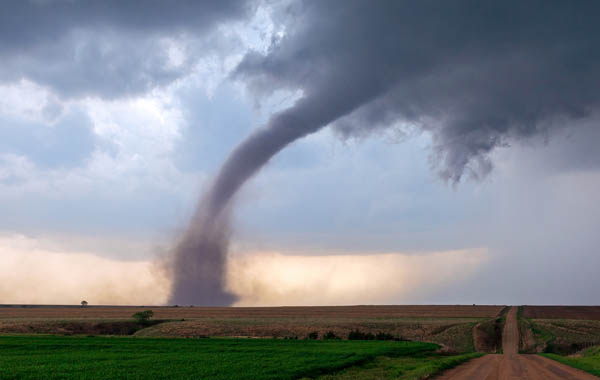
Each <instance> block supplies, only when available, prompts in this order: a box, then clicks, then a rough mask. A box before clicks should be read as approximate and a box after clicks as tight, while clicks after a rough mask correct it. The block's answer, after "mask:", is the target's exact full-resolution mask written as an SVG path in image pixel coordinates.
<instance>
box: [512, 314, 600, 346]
mask: <svg viewBox="0 0 600 380" xmlns="http://www.w3.org/2000/svg"><path fill="white" fill-rule="evenodd" d="M523 317H524V318H525V319H523V320H521V321H519V328H520V330H521V350H522V351H523V352H553V353H559V354H573V353H576V352H578V351H580V350H583V349H585V348H588V347H591V346H594V345H598V344H600V306H524V307H523Z"/></svg>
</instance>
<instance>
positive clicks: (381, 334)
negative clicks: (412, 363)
mask: <svg viewBox="0 0 600 380" xmlns="http://www.w3.org/2000/svg"><path fill="white" fill-rule="evenodd" d="M375 340H396V338H395V337H394V336H393V335H392V334H390V333H386V332H383V331H380V332H378V333H377V335H375Z"/></svg>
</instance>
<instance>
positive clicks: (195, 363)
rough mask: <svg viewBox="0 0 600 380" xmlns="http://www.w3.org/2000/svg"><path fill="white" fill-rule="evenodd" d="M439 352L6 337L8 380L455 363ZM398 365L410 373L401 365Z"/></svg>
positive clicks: (260, 342)
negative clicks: (384, 362) (385, 360)
mask: <svg viewBox="0 0 600 380" xmlns="http://www.w3.org/2000/svg"><path fill="white" fill-rule="evenodd" d="M436 348H437V346H436V345H434V344H430V343H416V342H395V341H392V342H387V341H306V340H283V339H278V340H275V339H165V338H162V339H160V338H158V339H155V338H131V337H81V336H80V337H65V336H39V335H38V336H32V335H29V336H0V378H2V379H55V378H79V379H86V378H90V379H91V378H95V379H97V378H110V379H122V378H127V379H138V378H144V379H150V378H152V379H162V378H169V379H183V378H206V379H208V378H210V379H298V378H302V377H310V378H316V377H319V376H322V375H326V374H333V373H335V372H338V371H341V370H343V369H345V368H349V367H352V366H355V368H358V367H356V366H364V365H366V364H367V363H369V362H373V361H376V360H381V359H379V358H381V357H386V358H411V357H412V358H415V359H416V360H412V359H411V360H407V362H406V363H407V365H408V366H410V367H411V368H412V369H414V368H415V366H418V365H421V366H425V365H429V364H430V362H431V361H437V360H441V359H448V357H438V356H436V355H435V354H434V353H433V351H434V350H435V349H436ZM424 355H431V357H427V356H424ZM392 360H393V359H392ZM396 367H397V368H396V370H397V371H398V370H402V368H401V367H402V364H401V362H398V363H396ZM382 378H383V377H382Z"/></svg>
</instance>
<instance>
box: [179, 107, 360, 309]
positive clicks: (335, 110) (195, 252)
mask: <svg viewBox="0 0 600 380" xmlns="http://www.w3.org/2000/svg"><path fill="white" fill-rule="evenodd" d="M357 101H358V99H357ZM351 108H352V107H351V106H349V105H348V102H339V103H338V104H337V105H336V104H335V103H334V102H329V103H324V102H321V101H320V97H304V98H302V99H300V100H299V101H298V102H297V103H296V104H295V105H294V106H292V107H291V108H289V109H287V110H284V111H282V112H280V113H277V114H275V115H274V116H273V117H272V118H271V119H270V120H269V122H268V124H267V125H266V126H265V127H263V128H260V129H258V130H256V131H255V132H254V133H252V134H251V135H249V136H248V137H247V138H246V139H245V140H243V141H242V142H241V143H240V144H239V145H238V146H237V147H236V148H235V149H234V150H233V151H232V152H231V153H230V155H229V157H228V158H227V160H225V162H224V164H223V165H222V166H221V168H220V170H219V172H218V174H217V176H216V177H215V179H214V180H213V182H212V184H211V186H210V187H209V189H208V191H207V192H206V193H205V194H204V195H203V196H202V198H201V199H200V202H199V204H198V207H197V209H196V211H195V214H194V216H193V217H192V220H191V222H190V224H189V226H188V228H187V231H186V232H185V233H184V235H183V237H182V238H181V239H180V241H179V243H178V244H177V245H176V247H175V249H174V252H173V257H172V260H173V261H172V271H173V273H172V279H173V285H172V289H171V295H170V299H169V303H170V304H193V305H203V306H226V305H231V304H232V303H233V302H235V300H236V297H235V295H233V294H231V293H229V292H227V290H226V289H225V287H226V284H225V281H226V278H225V274H226V260H227V251H228V247H229V240H230V236H231V215H232V201H233V199H234V197H235V194H236V193H237V192H238V191H239V190H240V188H241V187H242V186H243V185H244V183H246V182H247V181H248V180H249V179H250V178H251V177H252V176H253V175H254V174H256V173H257V172H258V171H259V170H260V168H262V167H263V166H264V165H265V164H267V162H268V161H269V160H270V159H271V157H273V156H274V155H276V154H277V153H278V152H279V151H281V150H282V149H283V148H285V147H286V146H287V145H289V144H290V143H292V142H293V141H295V140H297V139H299V138H302V137H304V136H306V135H308V134H311V133H313V132H316V131H317V130H319V129H320V128H322V127H323V126H325V125H327V124H328V123H330V122H331V121H333V120H335V119H336V118H338V117H339V115H340V114H343V113H345V112H347V111H348V110H349V109H351Z"/></svg>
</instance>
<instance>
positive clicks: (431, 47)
mask: <svg viewBox="0 0 600 380" xmlns="http://www.w3.org/2000/svg"><path fill="white" fill-rule="evenodd" d="M598 14H600V4H599V3H598V2H594V1H581V2H564V1H525V2H523V1H451V2H439V1H396V0H394V1H379V2H376V3H373V2H366V1H346V2H344V3H343V5H342V4H340V3H339V2H335V1H314V2H313V1H310V2H309V1H307V2H302V3H293V6H290V7H288V8H286V9H284V10H281V11H280V12H279V17H280V18H279V21H280V22H281V23H283V24H285V25H286V28H287V30H286V32H287V33H286V35H285V36H284V37H283V38H282V39H280V40H279V41H276V42H275V43H274V44H273V45H272V46H271V48H270V50H269V52H268V54H266V55H261V54H259V53H256V52H254V53H250V54H248V55H247V56H246V57H245V59H244V61H243V62H242V64H241V65H240V66H239V68H238V70H237V77H238V78H243V79H245V80H247V81H248V82H249V83H250V86H251V88H253V89H254V90H255V91H256V92H257V93H267V94H268V93H270V92H271V91H273V90H275V89H278V88H290V89H302V90H303V92H304V99H303V101H302V103H306V102H311V103H313V104H316V105H321V104H323V106H318V107H317V108H312V109H306V110H305V112H307V113H309V114H313V116H311V117H312V118H318V115H314V114H315V113H319V112H325V113H327V116H326V117H323V118H322V119H323V120H327V121H329V122H333V126H334V128H335V129H336V131H338V132H339V133H340V134H342V135H344V136H357V135H364V134H366V133H370V132H371V131H373V130H376V129H378V128H386V127H389V126H391V125H393V124H394V123H398V122H400V123H402V122H408V123H411V124H416V125H418V126H420V127H421V128H422V129H423V130H426V131H429V132H431V133H432V135H433V138H434V154H433V158H434V161H435V162H437V163H438V164H439V168H440V173H441V175H442V176H443V178H445V179H447V180H450V181H454V182H456V181H459V180H460V179H461V177H462V176H463V175H464V174H465V172H469V173H471V174H474V175H479V174H485V173H486V172H487V171H489V169H490V168H491V164H490V162H489V160H488V159H487V154H488V153H489V152H490V151H491V150H492V149H494V147H497V146H499V145H503V144H507V143H510V142H511V140H513V139H520V138H524V137H530V136H535V135H539V134H544V133H548V132H549V131H551V130H552V129H553V128H557V129H558V128H564V127H568V126H569V125H570V123H571V121H573V119H579V118H584V117H586V116H588V115H589V114H590V112H591V111H592V110H593V109H595V108H597V106H598V103H599V101H600V90H599V89H600V87H599V85H600V49H599V47H600V27H598V24H597V16H598ZM321 126H322V125H319V126H316V125H305V128H306V132H311V131H312V130H315V129H316V128H317V127H321ZM298 128H302V127H298ZM297 134H299V135H301V133H297Z"/></svg>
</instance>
